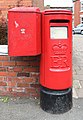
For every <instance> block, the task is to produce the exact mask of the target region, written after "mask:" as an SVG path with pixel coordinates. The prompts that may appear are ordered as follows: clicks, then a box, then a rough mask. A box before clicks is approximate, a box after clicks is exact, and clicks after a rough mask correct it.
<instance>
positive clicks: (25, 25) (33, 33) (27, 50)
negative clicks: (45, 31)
mask: <svg viewBox="0 0 83 120" xmlns="http://www.w3.org/2000/svg"><path fill="white" fill-rule="evenodd" d="M8 46H9V55H10V56H35V55H39V54H40V53H41V13H40V10H39V8H37V7H16V8H12V9H10V10H9V11H8Z"/></svg>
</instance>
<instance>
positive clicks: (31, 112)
mask: <svg viewBox="0 0 83 120" xmlns="http://www.w3.org/2000/svg"><path fill="white" fill-rule="evenodd" d="M82 58H83V35H80V34H78V35H74V36H73V108H72V109H71V110H70V111H68V112H66V113H64V114H60V115H56V114H50V113H46V112H44V111H43V110H42V109H41V108H40V102H39V101H40V100H38V99H36V98H35V99H27V98H20V97H18V98H7V97H0V120H83V59H82Z"/></svg>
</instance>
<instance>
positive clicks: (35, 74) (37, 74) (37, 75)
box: [30, 73, 39, 78]
mask: <svg viewBox="0 0 83 120" xmlns="http://www.w3.org/2000/svg"><path fill="white" fill-rule="evenodd" d="M30 77H35V78H36V77H39V73H30Z"/></svg>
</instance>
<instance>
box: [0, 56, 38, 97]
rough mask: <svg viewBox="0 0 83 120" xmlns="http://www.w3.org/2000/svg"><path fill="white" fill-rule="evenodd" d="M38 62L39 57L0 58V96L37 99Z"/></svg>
mask: <svg viewBox="0 0 83 120" xmlns="http://www.w3.org/2000/svg"><path fill="white" fill-rule="evenodd" d="M39 62H40V56H36V57H9V56H0V95H10V96H27V97H38V96H39Z"/></svg>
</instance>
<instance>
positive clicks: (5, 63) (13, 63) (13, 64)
mask: <svg viewBox="0 0 83 120" xmlns="http://www.w3.org/2000/svg"><path fill="white" fill-rule="evenodd" d="M3 66H15V62H3Z"/></svg>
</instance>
